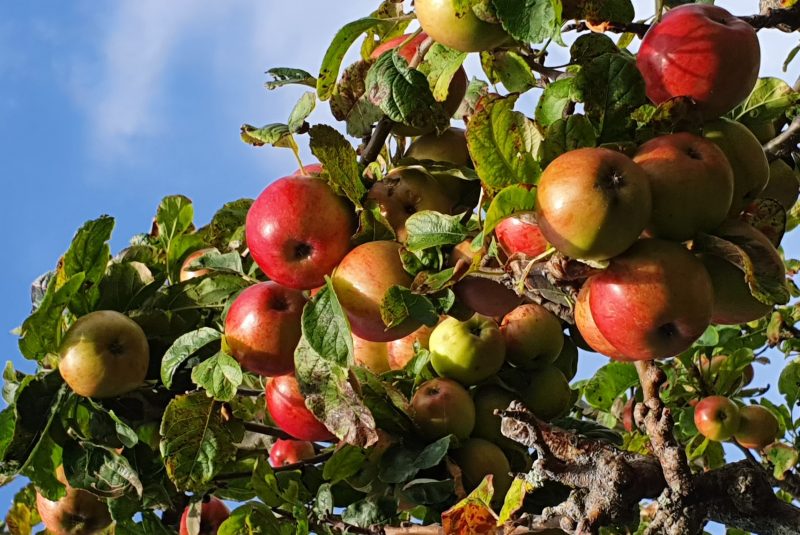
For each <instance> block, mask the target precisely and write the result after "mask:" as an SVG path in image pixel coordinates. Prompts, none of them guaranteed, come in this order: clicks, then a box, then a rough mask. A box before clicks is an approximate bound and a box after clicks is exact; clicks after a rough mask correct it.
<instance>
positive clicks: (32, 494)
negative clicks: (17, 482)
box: [6, 484, 42, 535]
mask: <svg viewBox="0 0 800 535" xmlns="http://www.w3.org/2000/svg"><path fill="white" fill-rule="evenodd" d="M41 521H42V519H41V518H40V517H39V511H38V510H37V507H36V487H34V486H33V484H28V485H26V486H25V487H23V488H22V489H21V490H20V491H19V492H17V493H16V494H15V495H14V499H13V500H12V502H11V507H9V509H8V512H7V513H6V526H7V527H8V532H9V533H10V534H11V535H30V533H32V532H33V527H34V526H36V525H37V524H38V523H39V522H41Z"/></svg>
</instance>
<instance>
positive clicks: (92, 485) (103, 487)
mask: <svg viewBox="0 0 800 535" xmlns="http://www.w3.org/2000/svg"><path fill="white" fill-rule="evenodd" d="M64 474H65V475H66V477H67V481H69V484H70V485H71V486H72V487H75V488H78V489H87V490H91V491H92V492H94V493H96V494H99V495H101V496H104V497H106V498H118V497H120V496H122V495H124V494H126V493H127V492H130V491H131V490H133V491H135V492H136V495H137V496H140V497H141V495H142V492H143V491H144V488H143V487H142V482H141V480H140V479H139V474H137V473H136V470H134V469H133V467H132V466H131V465H130V463H129V462H128V460H127V459H126V458H125V457H123V456H122V455H120V454H118V453H117V452H116V451H114V450H113V449H111V448H104V447H99V446H95V445H92V444H90V443H88V442H81V443H78V442H69V443H67V445H66V446H65V447H64Z"/></svg>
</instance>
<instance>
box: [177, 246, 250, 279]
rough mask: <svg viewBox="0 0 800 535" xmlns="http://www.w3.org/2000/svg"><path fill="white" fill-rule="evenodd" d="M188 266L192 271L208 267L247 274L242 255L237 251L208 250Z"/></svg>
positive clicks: (211, 269) (225, 271)
mask: <svg viewBox="0 0 800 535" xmlns="http://www.w3.org/2000/svg"><path fill="white" fill-rule="evenodd" d="M188 268H189V269H191V270H192V271H196V270H200V269H207V270H209V271H219V272H223V273H233V274H236V275H244V274H245V273H244V268H243V267H242V257H241V255H239V253H238V252H236V251H233V252H230V253H225V254H222V253H220V252H219V251H217V250H211V251H208V252H206V253H204V254H203V256H201V257H199V258H196V259H195V260H194V261H193V262H192V263H191V264H190V265H189V266H188Z"/></svg>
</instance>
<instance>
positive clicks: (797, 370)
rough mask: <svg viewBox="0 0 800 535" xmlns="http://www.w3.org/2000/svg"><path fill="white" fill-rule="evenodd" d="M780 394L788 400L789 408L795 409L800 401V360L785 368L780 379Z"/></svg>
mask: <svg viewBox="0 0 800 535" xmlns="http://www.w3.org/2000/svg"><path fill="white" fill-rule="evenodd" d="M778 392H780V393H781V394H783V397H784V398H786V404H787V405H789V407H794V406H795V405H796V404H797V402H798V400H800V360H793V361H792V362H790V363H789V364H787V365H786V367H785V368H783V371H782V372H781V375H780V378H779V379H778Z"/></svg>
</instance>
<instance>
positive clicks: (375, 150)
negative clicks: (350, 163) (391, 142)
mask: <svg viewBox="0 0 800 535" xmlns="http://www.w3.org/2000/svg"><path fill="white" fill-rule="evenodd" d="M393 127H394V121H392V120H391V119H389V118H388V117H383V118H382V119H381V120H380V121H378V124H377V125H375V129H374V130H373V131H372V135H371V136H370V138H369V142H368V143H367V146H366V147H364V152H362V153H361V165H365V166H366V165H369V164H371V163H372V162H374V161H375V160H376V159H377V158H378V155H379V154H380V153H381V149H383V145H384V143H386V139H387V138H388V137H389V134H391V133H392V128H393Z"/></svg>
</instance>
